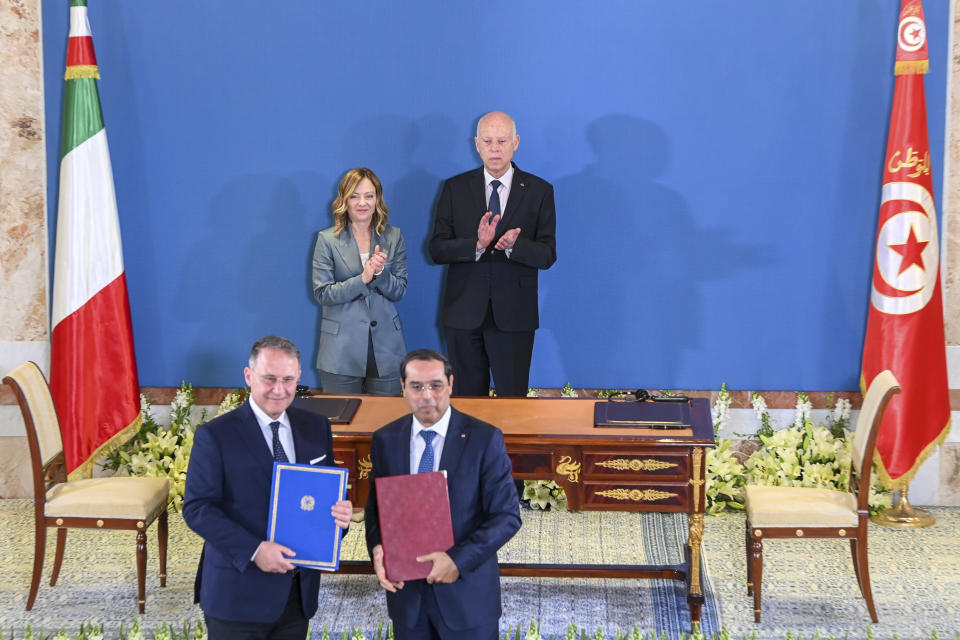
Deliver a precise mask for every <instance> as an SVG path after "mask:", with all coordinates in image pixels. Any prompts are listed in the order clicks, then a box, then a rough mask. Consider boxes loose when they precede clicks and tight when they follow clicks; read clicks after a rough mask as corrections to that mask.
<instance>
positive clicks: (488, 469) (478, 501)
mask: <svg viewBox="0 0 960 640" xmlns="http://www.w3.org/2000/svg"><path fill="white" fill-rule="evenodd" d="M451 411H452V413H451V416H450V427H449V429H448V430H447V438H446V440H445V441H444V443H443V453H442V454H441V455H440V469H445V470H446V471H447V489H448V492H449V494H450V516H451V518H452V520H453V540H454V544H453V547H452V548H450V549H448V550H447V553H448V554H449V555H450V557H451V558H452V559H453V561H454V562H455V563H456V565H457V568H458V569H459V570H460V578H458V579H457V580H456V581H455V582H453V583H451V584H434V585H432V588H433V589H434V594H435V595H436V597H437V604H438V606H439V608H440V613H441V615H442V616H443V621H444V623H446V625H447V626H448V627H450V628H452V629H470V628H474V627H479V626H482V625H488V624H492V623H495V622H496V621H497V620H498V619H499V618H500V612H501V609H500V569H499V567H498V565H497V550H498V549H499V548H500V547H502V546H503V545H504V544H505V543H506V542H507V541H508V540H510V538H512V537H513V535H514V534H515V533H516V532H517V531H519V530H520V506H519V505H520V502H519V500H518V498H517V489H516V486H515V485H514V483H513V475H512V473H513V468H512V466H511V465H510V458H509V457H508V456H507V448H506V445H505V444H504V442H503V433H502V432H501V431H500V430H499V429H497V428H496V427H494V426H492V425H489V424H487V423H486V422H481V421H480V420H477V419H476V418H474V417H472V416H468V415H467V414H465V413H461V412H459V411H457V410H456V409H452V410H451ZM412 429H413V417H412V416H411V415H409V414H408V415H406V416H404V417H402V418H400V419H399V420H395V421H393V422H391V423H390V424H388V425H386V426H385V427H381V428H380V429H378V430H377V431H376V432H375V433H374V434H373V440H372V442H371V444H370V459H371V462H372V463H373V472H372V474H371V476H372V477H371V479H370V493H369V495H368V496H367V506H366V513H365V516H364V523H365V525H366V535H367V548H368V549H369V550H371V557H372V549H373V548H374V547H375V546H376V545H378V544H381V538H380V519H379V515H378V513H379V512H378V509H377V491H376V478H379V477H383V476H395V475H404V474H408V473H410V432H411V430H412ZM429 588H431V586H430V585H428V584H427V582H426V580H408V581H407V582H405V583H404V586H403V589H400V590H399V591H398V592H397V593H389V592H388V593H387V609H388V611H389V613H390V618H391V619H392V620H393V622H394V626H398V627H406V628H411V627H414V626H416V624H417V622H418V620H419V618H420V615H421V607H422V600H423V597H424V594H425V593H426V590H427V589H429Z"/></svg>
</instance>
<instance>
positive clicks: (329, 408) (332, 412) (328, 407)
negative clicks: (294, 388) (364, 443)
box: [292, 397, 360, 424]
mask: <svg viewBox="0 0 960 640" xmlns="http://www.w3.org/2000/svg"><path fill="white" fill-rule="evenodd" d="M292 406H294V407H297V408H299V409H306V410H307V411H310V412H312V413H319V414H320V415H322V416H326V417H327V419H328V420H329V421H330V424H350V421H351V420H353V416H354V414H356V413H357V409H358V408H359V407H360V398H324V397H320V398H295V399H294V400H293V405H292Z"/></svg>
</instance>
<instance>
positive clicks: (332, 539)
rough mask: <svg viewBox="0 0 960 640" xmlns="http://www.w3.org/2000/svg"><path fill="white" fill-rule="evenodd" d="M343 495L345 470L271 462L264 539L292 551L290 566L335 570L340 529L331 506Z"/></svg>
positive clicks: (345, 488) (338, 564) (344, 493)
mask: <svg viewBox="0 0 960 640" xmlns="http://www.w3.org/2000/svg"><path fill="white" fill-rule="evenodd" d="M346 494H347V470H346V469H342V468H340V467H327V466H315V465H311V464H292V463H289V462H274V463H273V485H272V487H271V489H270V524H269V527H268V531H267V539H268V540H270V541H272V542H277V543H279V544H282V545H284V546H286V547H290V548H291V549H293V551H294V552H295V553H296V554H297V555H296V556H295V557H293V558H290V562H291V564H295V565H298V566H301V567H306V568H308V569H322V570H324V571H336V570H337V569H338V568H339V567H340V537H341V533H342V530H341V529H340V527H338V526H337V523H336V521H335V520H334V519H333V516H332V515H330V507H332V506H333V505H334V504H335V503H337V502H339V501H340V500H343V499H344V498H345V496H346Z"/></svg>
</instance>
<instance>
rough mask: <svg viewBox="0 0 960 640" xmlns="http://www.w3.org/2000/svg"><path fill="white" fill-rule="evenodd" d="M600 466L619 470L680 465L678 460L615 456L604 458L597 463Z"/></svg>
mask: <svg viewBox="0 0 960 640" xmlns="http://www.w3.org/2000/svg"><path fill="white" fill-rule="evenodd" d="M597 466H598V467H607V468H608V469H616V470H617V471H659V470H661V469H669V468H670V467H677V466H679V465H678V464H677V463H676V462H664V461H663V460H651V459H646V460H638V459H636V458H631V459H630V460H627V459H626V458H614V459H613V460H604V461H603V462H598V463H597Z"/></svg>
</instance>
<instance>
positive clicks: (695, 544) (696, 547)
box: [687, 513, 703, 594]
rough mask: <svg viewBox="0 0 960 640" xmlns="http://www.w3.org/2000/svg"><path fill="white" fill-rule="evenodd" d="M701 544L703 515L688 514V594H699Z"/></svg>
mask: <svg viewBox="0 0 960 640" xmlns="http://www.w3.org/2000/svg"><path fill="white" fill-rule="evenodd" d="M702 542H703V514H702V513H691V514H690V540H689V542H688V543H687V544H688V545H689V546H690V593H696V594H699V593H700V545H701V543H702Z"/></svg>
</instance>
